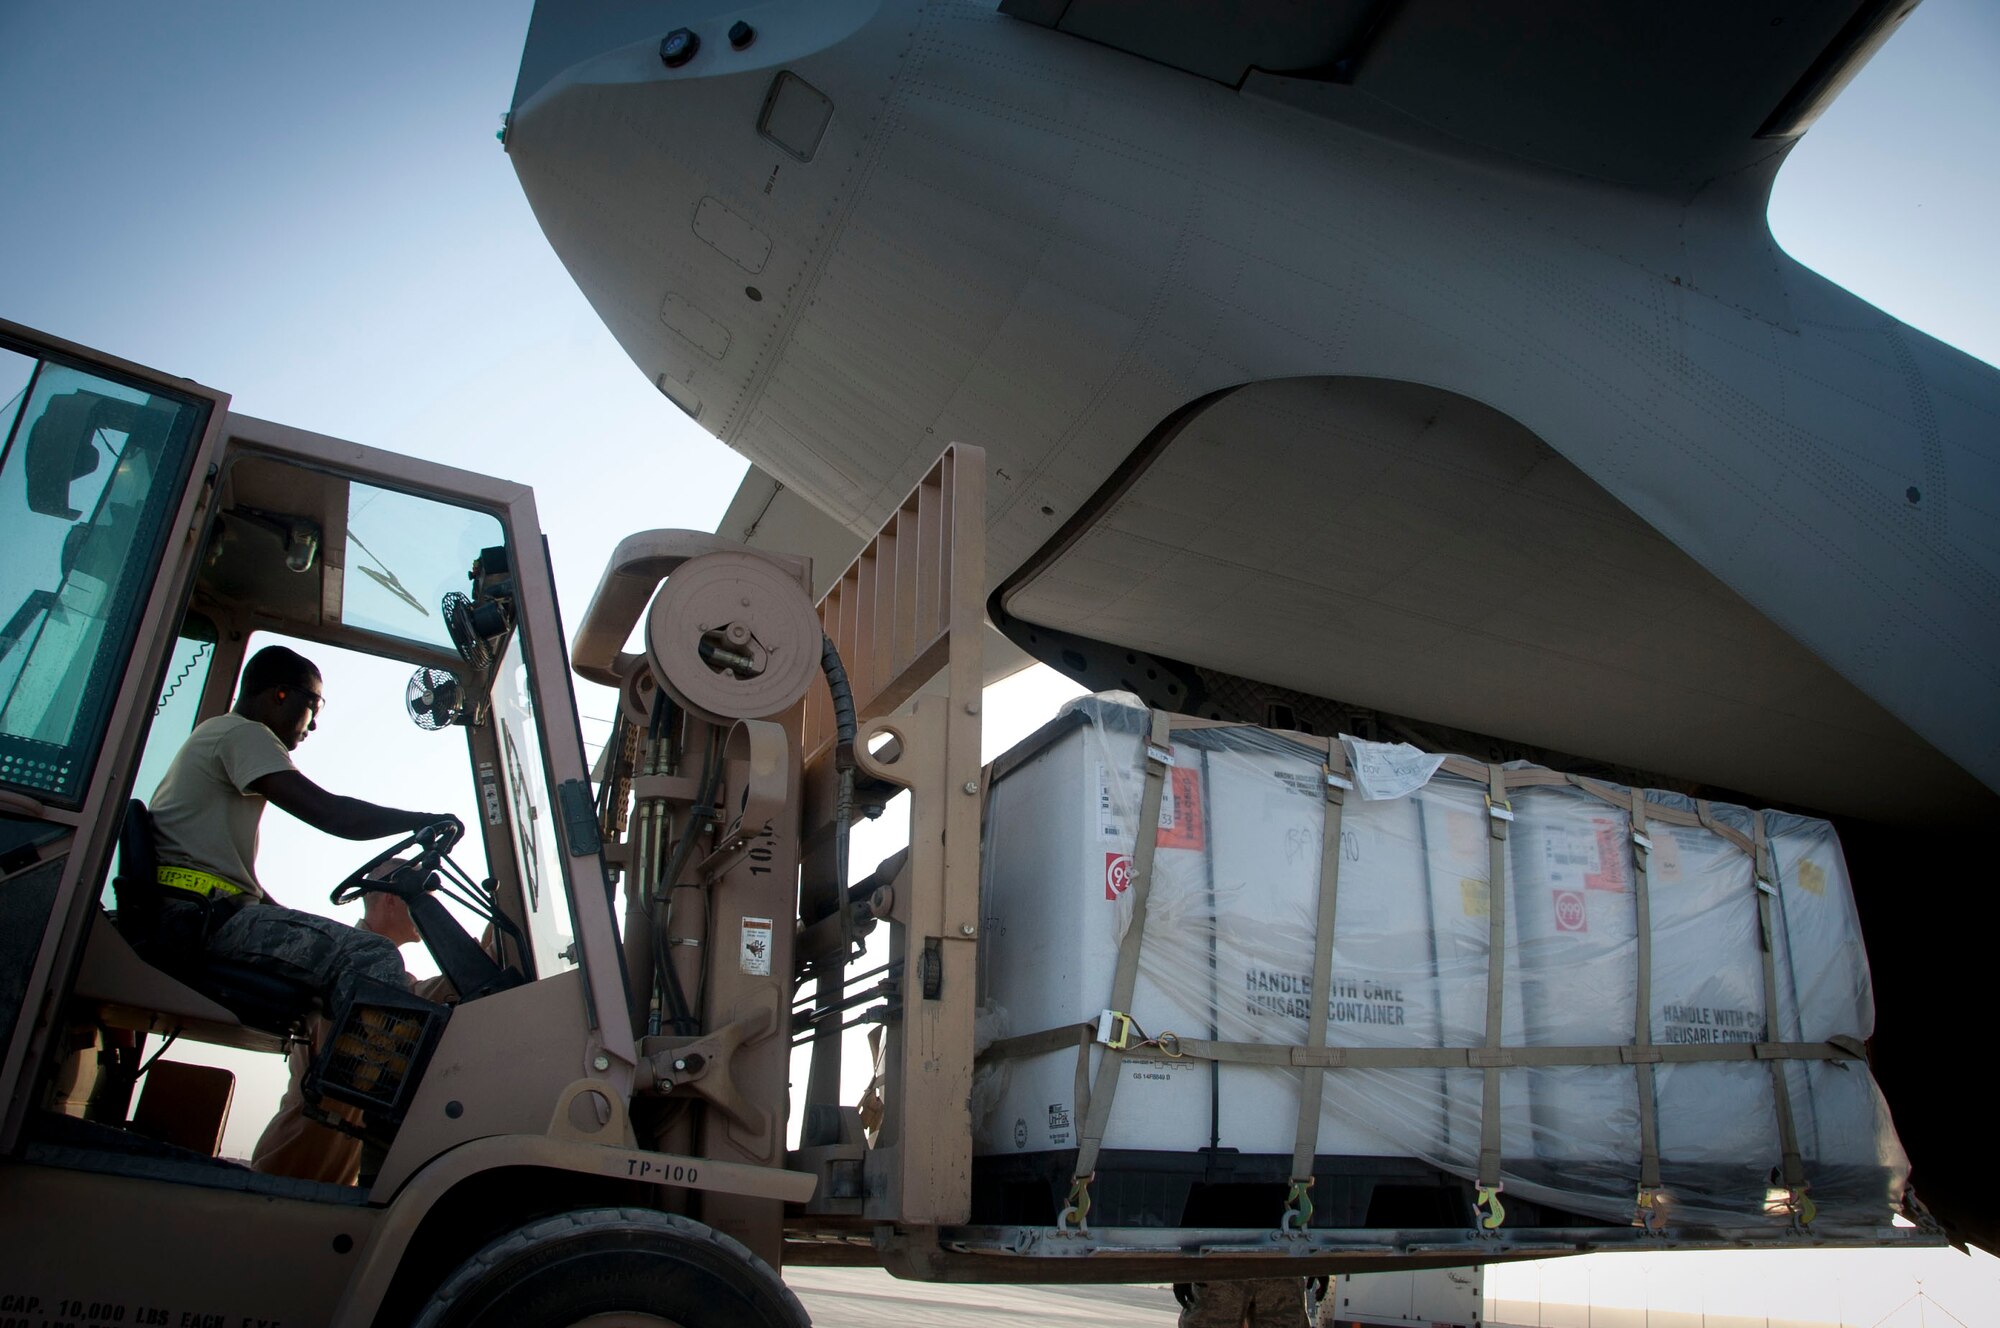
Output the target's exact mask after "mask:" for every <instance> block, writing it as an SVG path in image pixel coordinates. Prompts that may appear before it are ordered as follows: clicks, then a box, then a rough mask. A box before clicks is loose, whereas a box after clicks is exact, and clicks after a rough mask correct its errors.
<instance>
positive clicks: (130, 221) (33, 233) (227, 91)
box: [0, 0, 2000, 1314]
mask: <svg viewBox="0 0 2000 1328" xmlns="http://www.w3.org/2000/svg"><path fill="white" fill-rule="evenodd" d="M529 9H530V5H529V3H528V2H527V0H477V2H476V3H475V2H470V0H457V2H455V3H445V2H443V0H426V2H425V3H420V4H408V3H402V4H393V5H392V4H384V3H348V4H343V5H314V6H306V5H294V4H269V3H250V2H249V0H238V2H237V3H221V2H219V0H159V2H156V3H140V0H120V2H117V3H112V2H110V0H105V2H102V3H93V2H91V0H67V2H66V3H55V4H31V3H28V0H0V315H4V316H5V317H8V318H11V319H13V320H15V321H17V322H22V323H26V324H28V325H30V326H33V327H38V328H41V329H44V330H46V331H49V332H52V333H55V334H58V335H60V336H64V337H68V338H70V339H72V340H76V341H80V342H83V343H86V344H90V345H95V346H99V347H102V348H103V349H105V350H108V351H111V352H113V353H116V354H118V355H121V356H124V357H126V358H129V359H133V360H137V361H139V362H141V363H145V364H150V365H154V366H156V367H159V368H161V369H165V370H169V371H172V372H175V373H180V374H185V375H187V376H189V377H192V378H196V379H199V380H201V381H202V382H205V383H208V384H210V385H212V386H215V387H218V388H221V389H223V390H225V391H228V392H231V393H233V394H234V395H235V403H234V404H235V408H236V409H238V410H241V411H245V412H248V413H251V414H256V415H262V416H265V417H268V418H272V419H277V420H281V421H283V422H285V423H288V424H293V425H297V426H300V427H304V428H309V429H313V430H316V431H319V432H322V433H328V434H333V435H335V436H338V437H344V438H350V439H353V440H355V441H358V442H363V443H368V444H371V445H374V446H378V447H385V448H390V449H393V450H397V451H403V452H409V453H413V454H416V455H419V456H424V457H429V458H432V459H435V460H439V461H445V462H449V463H451V464H454V465H460V466H464V467H467V468H469V469H473V470H479V471H485V472H489V473H493V474H498V475H502V476H506V477H508V478H511V479H517V480H522V481H526V482H528V483H530V484H533V485H534V486H535V488H536V490H537V495H538V499H539V501H540V502H541V505H542V512H543V518H544V525H545V526H546V528H547V529H548V532H549V535H550V540H551V543H552V546H553V549H554V553H555V558H556V566H557V575H558V581H559V585H560V589H561V593H562V595H563V598H564V602H565V604H566V606H567V615H568V618H569V620H570V622H571V623H572V624H574V623H575V621H576V620H577V618H578V616H579V615H580V614H581V612H582V608H583V605H584V603H585V602H586V601H587V599H588V596H589V594H590V591H591V589H592V588H593V586H594V585H595V582H596V579H597V576H598V573H599V571H600V569H601V568H602V566H603V563H604V560H605V558H606V556H607V555H608V554H609V552H610V549H611V546H612V545H613V544H614V543H615V542H616V540H617V539H618V538H619V537H620V536H622V535H623V534H625V533H627V532H630V531H632V530H638V529H643V528H647V527H653V526H692V527H697V528H703V529H706V528H711V527H713V525H714V524H715V522H716V520H717V519H718V517H719V516H720V515H721V512H722V509H723V506H724V505H725V504H726V502H727V500H728V497H729V495H730V494H731V493H733V491H734V489H735V486H736V484H737V482H738V480H739V478H740V477H741V474H742V470H743V464H742V461H741V460H740V459H739V458H738V457H737V456H736V455H735V454H734V453H731V452H729V451H728V450H727V449H725V448H723V447H721V446H720V445H719V444H717V443H716V442H715V441H714V440H713V439H710V438H709V437H708V436H707V435H706V434H704V433H702V432H700V431H699V430H698V429H697V428H695V427H694V426H693V425H691V424H690V423H689V422H688V421H686V420H685V419H684V418H683V417H682V416H681V415H680V414H679V413H678V412H677V411H676V410H675V409H674V408H673V407H672V406H671V405H670V404H669V403H667V402H666V401H665V400H664V399H663V398H662V397H660V396H659V394H658V393H657V392H656V391H655V390H654V389H653V387H652V386H651V384H650V383H649V382H648V381H647V379H646V378H645V377H644V376H643V375H642V374H641V373H640V372H639V371H638V370H637V369H635V368H634V367H633V366H632V365H631V363H630V362H629V361H628V360H627V359H626V358H625V355H624V353H623V352H622V351H621V350H620V349H619V348H618V346H617V345H616V343H614V342H613V341H612V340H611V338H610V336H609V334H608V333H606V332H605V331H604V329H603V327H602V325H601V324H600V323H599V322H598V321H597V318H596V316H595V315H594V314H593V313H592V312H591V310H590V308H589V306H588V305H587V304H585V302H584V300H583V298H582V296H581V295H580V294H579V293H578V292H577V290H576V288H575V286H574V285H573V284H572V283H571V282H570V280H569V278H568V276H567V274H566V273H565V272H564V270H563V268H562V266H561V264H560V263H559V262H558V261H557V259H556V258H555V255H554V253H553V252H552V251H551V250H550V249H549V247H548V245H547V244H546V242H545V241H544V240H543V239H542V236H541V234H540V231H539V230H538V228H537V227H536V225H535V223H534V219H533V217H532V215H531V214H530V212H529V210H528V206H527V203H526V200H525V199H524V198H523V196H522V194H521V191H520V188H519V187H518V185H517V184H516V182H515V179H514V175H513V171H512V169H511V167H510V166H509V165H508V163H507V159H506V156H505V154H504V152H503V151H502V150H501V148H500V145H499V144H498V143H497V142H495V140H494V130H495V129H497V128H498V126H499V116H500V113H501V112H502V111H503V110H504V109H505V108H506V106H507V103H508V100H509V95H510V93H511V90H512V86H513V80H514V72H515V68H516V65H517V62H518V59H519V55H520V48H521V43H522V41H523V38H524V36H525V34H526V31H527V23H528V13H529ZM1996 70H2000V5H1994V4H1992V3H1991V2H1990V0H1927V2H1926V3H1925V4H1924V5H1923V6H1922V7H1921V8H1920V9H1919V10H1918V11H1917V13H1916V14H1915V15H1914V16H1913V17H1912V18H1911V19H1910V20H1909V21H1908V22H1907V23H1906V24H1905V25H1904V28H1903V30H1902V31H1901V32H1900V33H1899V34H1898V35H1897V36H1896V37H1895V38H1894V39H1893V40H1892V41H1891V42H1890V43H1889V45H1888V46H1887V48H1886V49H1885V50H1884V51H1883V52H1882V53H1881V54H1879V55H1878V56H1877V57H1876V59H1875V60H1874V62H1873V63H1872V64H1871V65H1870V67H1869V68H1868V69H1866V70H1865V71H1863V73H1862V74H1861V76H1860V77H1859V78H1858V79H1857V80H1856V81H1855V83H1854V85H1853V86H1852V87H1850V88H1849V89H1848V91H1847V92H1846V94H1845V95H1844V96H1843V97H1842V98H1841V99H1840V100H1839V101H1838V102H1836V103H1835V104H1834V106H1833V107H1832V108H1831V110H1829V111H1828V112H1827V113H1826V114H1825V116H1824V117H1823V118H1822V119H1821V121H1820V123H1819V125H1818V126H1817V127H1815V129H1814V130H1813V131H1812V132H1811V134H1809V135H1808V136H1807V138H1806V140H1805V143H1804V144H1803V145H1802V146H1801V147H1800V149H1799V150H1798V151H1797V153H1796V154H1795V155H1794V158H1793V160H1792V161H1791V162H1790V163H1789V164H1788V165H1787V167H1786V169H1785V171H1784V172H1783V174H1782V175H1781V176H1780V178H1779V181H1778V188H1777V191H1776V195H1775V198H1774V201H1773V204H1772V224H1773V229H1774V231H1775V232H1776V234H1777V236H1778V238H1779V240H1780V241H1781V243H1783V244H1784V246H1785V247H1786V249H1787V250H1788V251H1789V252H1790V253H1791V254H1793V256H1795V257H1797V258H1798V259H1800V260H1801V261H1802V262H1805V263H1807V264H1808V265H1810V266H1813V267H1815V268H1817V269H1819V270H1821V271H1823V272H1825V273H1826V274H1827V275H1829V276H1831V277H1832V278H1833V279H1834V280H1836V281H1839V282H1841V283H1842V284H1843V285H1846V286H1849V287H1850V288H1852V289H1853V290H1855V291H1857V292H1858V293H1860V294H1861V295H1863V296H1864V297H1866V298H1868V299H1871V300H1873V301H1875V302H1876V303H1878V304H1880V305H1882V306H1883V307H1884V308H1885V309H1887V310H1889V311H1890V312H1892V313H1894V314H1896V315H1897V316H1899V317H1901V318H1903V319H1905V320H1906V321H1909V322H1911V323H1913V324H1914V325H1915V326H1917V327H1919V328H1921V329H1923V330H1925V331H1928V332H1930V333H1932V334H1933V335H1936V336H1938V337H1940V338H1942V339H1944V340H1947V341H1949V342H1951V343H1953V344H1955V345H1958V346H1960V347H1961V348H1963V349H1965V350H1966V351H1968V352H1970V353H1972V354H1975V355H1978V356H1980V357H1981V358H1983V359H1986V360H1988V361H1990V362H1995V363H2000V267H1996V264H1995V261H1994V256H1993V244H1992V238H1991V237H1992V235H1993V233H1994V230H1995V226H1994V222H1993V217H1994V216H1995V215H1996V214H1997V213H2000V76H1996ZM390 672H391V673H394V672H395V671H394V670H391V671H390ZM359 676H360V675H357V677H359ZM370 676H371V677H372V675H370ZM330 681H331V676H330ZM369 686H370V687H371V689H392V690H395V691H396V692H397V697H396V698H393V699H391V698H383V697H380V696H370V697H367V698H361V697H355V698H354V699H353V700H352V702H351V703H350V702H349V700H348V699H347V698H343V697H339V696H336V704H337V705H338V706H339V709H338V710H336V711H334V712H331V717H332V718H337V719H341V720H343V721H345V720H346V716H347V715H354V714H357V712H364V711H368V710H371V709H382V708H386V707H390V706H397V705H399V703H400V701H399V698H400V689H399V688H398V687H397V686H396V679H395V678H394V677H389V676H388V675H386V674H385V675H384V676H383V678H381V679H376V680H374V681H372V682H371V683H370V684H369ZM1040 695H1041V698H1042V699H1041V700H1038V701H1037V702H1035V703H1033V704H1035V705H1042V704H1045V703H1046V698H1047V696H1048V693H1046V692H1044V693H1041V694H1040ZM343 712H344V713H343ZM356 722H358V721H356ZM395 722H397V723H399V724H400V722H401V721H400V719H398V720H397V721H395ZM324 737H325V738H326V739H327V740H328V741H326V742H325V743H322V739H321V738H315V740H314V742H315V743H322V745H321V746H320V747H315V746H313V745H310V744H309V745H308V747H307V748H306V749H304V750H303V751H302V753H301V759H302V762H303V763H304V764H305V765H306V767H307V769H308V772H309V773H315V774H319V775H320V776H321V777H323V778H326V777H327V774H326V769H327V768H337V767H338V766H339V765H340V764H341V762H339V761H336V762H335V766H334V767H327V768H316V767H315V766H314V755H315V752H316V751H318V752H320V753H321V757H322V759H323V760H330V761H331V760H334V759H335V758H334V756H333V753H334V751H335V750H337V748H336V747H334V745H333V743H332V742H331V738H332V735H331V734H330V733H329V734H328V735H324ZM350 737H351V738H355V739H358V737H359V735H358V734H351V735H350ZM355 759H357V760H361V759H365V750H364V755H363V756H361V757H356V758H355ZM328 782H329V783H336V784H337V783H338V782H339V781H338V780H337V779H334V778H328ZM142 792H143V790H142ZM279 819H281V818H279ZM276 851H277V849H276V847H275V846H274V847H273V848H272V849H270V850H267V853H266V857H270V856H272V854H273V853H275V852H276ZM320 851H321V852H324V849H323V848H322V849H321V850H320ZM340 860H341V861H346V858H345V857H342V858H341V859H340ZM301 902H303V901H301ZM246 1110H247V1108H246ZM1593 1262H1594V1261H1593ZM1620 1266H1621V1267H1623V1266H1624V1265H1620ZM1978 1266H1979V1267H1980V1268H1982V1269H1984V1270H1985V1271H1984V1273H1983V1276H1985V1277H1986V1278H1988V1279H1989V1280H1992V1267H1993V1265H1992V1263H1991V1261H1984V1262H1982V1263H1981V1264H1979V1265H1978ZM1569 1267H1571V1268H1573V1269H1582V1268H1585V1267H1587V1265H1585V1264H1581V1263H1579V1264H1573V1265H1569ZM1675 1267H1676V1269H1677V1270H1681V1269H1687V1268H1689V1267H1691V1266H1690V1265H1676V1266H1675ZM1516 1276H1517V1280H1518V1277H1519V1276H1520V1275H1518V1274H1517V1275H1516ZM1663 1276H1664V1274H1663ZM1972 1308H1973V1309H1976V1310H1977V1311H1978V1312H1980V1313H1987V1312H1988V1311H1989V1310H1990V1306H1989V1305H1986V1304H1978V1305H1976V1306H1973V1307H1972ZM1959 1312H1960V1313H1961V1314H1963V1313H1965V1312H1966V1310H1965V1309H1963V1308H1961V1309H1960V1310H1959Z"/></svg>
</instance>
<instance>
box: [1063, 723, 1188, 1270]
mask: <svg viewBox="0 0 2000 1328" xmlns="http://www.w3.org/2000/svg"><path fill="white" fill-rule="evenodd" d="M1145 756H1146V786H1145V792H1144V793H1143V794H1142V795H1141V797H1140V799H1139V819H1138V823H1137V825H1135V826H1134V827H1133V845H1132V877H1131V894H1132V922H1131V925H1130V926H1128V927H1127V928H1126V930H1125V938H1124V940H1122V941H1120V942H1119V945H1118V968H1117V971H1116V972H1115V973H1114V974H1113V976H1112V979H1111V1013H1114V1014H1116V1013H1120V1012H1123V1011H1127V1010H1130V1009H1131V1008H1132V993H1133V991H1134V990H1135V989H1136V988H1137V987H1138V985H1139V946H1140V943H1141V942H1142V941H1143V940H1144V938H1145V935H1146V903H1147V900H1148V898H1149V897H1150V896H1151V894H1152V890H1153V858H1154V856H1155V853H1154V850H1155V848H1156V847H1157V846H1158V843H1159V838H1160V800H1161V797H1162V795H1163V793H1164V792H1165V789H1166V783H1167V769H1168V767H1170V766H1171V765H1173V763H1174V754H1173V749H1172V748H1171V747H1169V746H1168V745H1167V714H1166V712H1165V711H1163V710H1155V711H1153V712H1152V726H1151V730H1150V735H1149V736H1148V738H1147V741H1146V747H1145ZM1129 1017H1130V1016H1129V1015H1128V1016H1127V1018H1129ZM1124 1063H1125V1051H1124V1049H1123V1044H1122V1043H1121V1044H1120V1045H1118V1046H1107V1047H1105V1049H1104V1056H1103V1059H1102V1060H1100V1061H1098V1063H1097V1077H1096V1079H1095V1080H1094V1081H1093V1082H1092V1083H1091V1086H1090V1106H1089V1108H1088V1110H1087V1111H1086V1113H1085V1116H1084V1122H1083V1133H1082V1135H1081V1136H1080V1137H1079V1138H1078V1140H1077V1149H1076V1174H1075V1176H1074V1178H1073V1179H1072V1181H1071V1184H1070V1193H1069V1202H1068V1203H1067V1204H1065V1205H1064V1206H1063V1210H1062V1214H1061V1216H1060V1217H1059V1218H1057V1220H1056V1229H1057V1231H1058V1232H1061V1233H1063V1234H1080V1233H1082V1232H1085V1231H1088V1230H1089V1225H1088V1224H1089V1219H1090V1182H1091V1181H1092V1180H1093V1179H1095V1177H1096V1174H1097V1154H1098V1151H1099V1150H1100V1149H1101V1148H1103V1146H1104V1132H1105V1130H1106V1128H1107V1127H1108V1126H1109V1125H1110V1122H1111V1103H1112V1099H1113V1098H1115V1097H1116V1096H1117V1093H1118V1077H1119V1073H1120V1071H1121V1069H1122V1068H1123V1066H1124Z"/></svg>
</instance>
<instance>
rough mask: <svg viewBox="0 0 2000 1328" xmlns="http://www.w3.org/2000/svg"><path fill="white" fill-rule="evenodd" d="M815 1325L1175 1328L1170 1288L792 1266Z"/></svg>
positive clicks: (792, 1278)
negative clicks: (958, 1279)
mask: <svg viewBox="0 0 2000 1328" xmlns="http://www.w3.org/2000/svg"><path fill="white" fill-rule="evenodd" d="M785 1283H786V1285H787V1286H789V1287H791V1289H792V1291H793V1292H794V1293H795V1294H796V1295H797V1296H798V1298H799V1300H800V1301H802V1302H803V1303H804V1305H805V1307H806V1313H808V1314H810V1315H811V1316H812V1321H813V1324H814V1328H905V1326H906V1325H907V1328H937V1325H940V1324H950V1325H952V1328H1034V1326H1035V1325H1042V1324H1047V1325H1053V1326H1054V1328H1173V1325H1174V1323H1175V1321H1176V1319H1177V1318H1178V1317H1179V1307H1178V1306H1177V1305H1175V1303H1174V1293H1173V1291H1172V1290H1171V1289H1170V1288H1167V1287H1164V1286H1061V1285H1047V1284H1043V1285H1035V1286H960V1285H956V1284H951V1283H940V1282H900V1281H898V1280H896V1279H895V1278H893V1277H891V1276H889V1274H887V1273H885V1272H883V1271H881V1270H880V1269H878V1268H798V1267H793V1268H787V1269H786V1270H785Z"/></svg>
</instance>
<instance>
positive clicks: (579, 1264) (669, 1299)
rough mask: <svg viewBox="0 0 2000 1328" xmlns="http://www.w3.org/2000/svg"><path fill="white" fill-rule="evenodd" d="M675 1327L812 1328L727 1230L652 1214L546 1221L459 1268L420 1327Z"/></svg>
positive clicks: (583, 1213) (589, 1212)
mask: <svg viewBox="0 0 2000 1328" xmlns="http://www.w3.org/2000/svg"><path fill="white" fill-rule="evenodd" d="M621 1313H622V1314H632V1315H640V1316H652V1317H653V1318H655V1319H659V1320H663V1321H665V1322H667V1323H671V1324H674V1325H677V1328H736V1325H746V1326H749V1328H810V1324H811V1321H810V1320H809V1319H808V1318H807V1317H806V1311H805V1307H804V1306H802V1305H800V1304H799V1301H798V1297H796V1296H794V1295H793V1294H792V1293H791V1290H790V1289H789V1288H787V1287H786V1286H785V1284H784V1282H783V1281H781V1280H780V1279H779V1277H778V1275H777V1274H776V1273H775V1272H773V1271H772V1270H771V1266H770V1265H769V1264H767V1263H765V1262H764V1261H763V1260H762V1259H759V1258H758V1257H757V1256H756V1255H754V1254H752V1253H751V1252H750V1251H749V1250H747V1249H745V1248H743V1246H742V1245H741V1244H739V1243H738V1242H736V1241H735V1240H732V1239H731V1238H729V1237H728V1236H725V1235H723V1234H722V1233H721V1232H720V1231H716V1230H713V1229H712V1228H709V1227H705V1226H703V1225H702V1224H701V1223H699V1222H696V1221H692V1220H691V1219H689V1218H685V1217H676V1216H674V1215H673V1214H671V1213H656V1212H654V1211H652V1210H651V1209H646V1208H590V1209H582V1210H579V1211H577V1212H573V1213H563V1214H560V1215H558V1216H556V1217H548V1218H542V1219H541V1220H539V1221H536V1222H532V1223H530V1224H528V1225H527V1226H524V1227H522V1228H520V1229H519V1230H517V1231H513V1232H510V1233H508V1234H507V1235H505V1236H502V1237H500V1238H499V1239H498V1240H496V1241H493V1242H492V1243H491V1244H489V1245H488V1246H487V1247H486V1248H485V1249H483V1250H481V1251H480V1252H479V1253H477V1254H475V1255H473V1256H472V1257H471V1258H470V1259H468V1260H466V1261H465V1263H463V1264H462V1265H460V1266H459V1269H458V1271H457V1272H455V1273H453V1274H452V1275H451V1276H450V1277H449V1278H447V1279H446V1280H445V1283H444V1285H443V1286H441V1287H439V1288H438V1291H437V1294H436V1295H435V1296H433V1297H431V1301H430V1304H428V1305H427V1306H425V1307H424V1311H423V1313H422V1314H420V1315H418V1316H417V1321H416V1328H503V1326H504V1328H568V1326H569V1325H572V1324H577V1323H581V1322H583V1321H585V1320H587V1319H590V1318H592V1317H593V1316H598V1315H615V1314H621Z"/></svg>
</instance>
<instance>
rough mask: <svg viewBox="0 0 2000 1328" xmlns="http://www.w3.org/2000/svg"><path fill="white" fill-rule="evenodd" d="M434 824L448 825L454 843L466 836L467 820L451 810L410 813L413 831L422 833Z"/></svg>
mask: <svg viewBox="0 0 2000 1328" xmlns="http://www.w3.org/2000/svg"><path fill="white" fill-rule="evenodd" d="M433 826H443V827H446V828H447V829H448V830H449V831H450V839H451V842H452V843H454V844H456V843H457V842H458V841H459V840H461V839H463V838H465V822H463V821H461V820H459V819H458V818H457V817H456V816H453V815H452V814H451V813H450V812H411V813H410V830H411V831H412V832H413V833H416V834H422V833H423V832H424V831H426V830H429V829H431V828H432V827H433Z"/></svg>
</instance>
